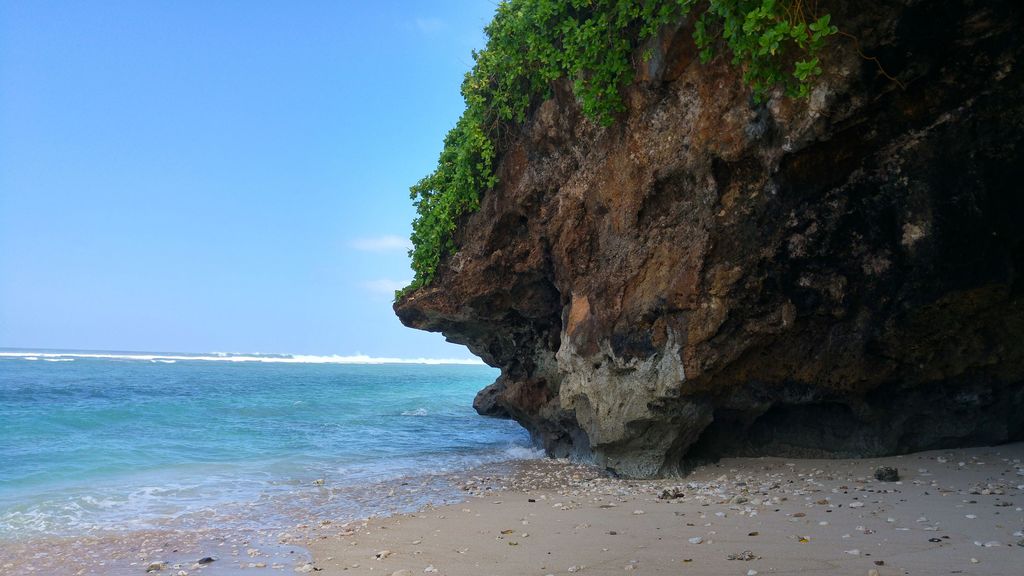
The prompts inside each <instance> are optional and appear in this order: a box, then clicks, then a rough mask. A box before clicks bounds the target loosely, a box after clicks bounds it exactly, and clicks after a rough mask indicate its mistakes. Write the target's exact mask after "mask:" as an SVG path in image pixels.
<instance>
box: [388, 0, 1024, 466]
mask: <svg viewBox="0 0 1024 576" xmlns="http://www.w3.org/2000/svg"><path fill="white" fill-rule="evenodd" d="M829 6H830V10H831V11H832V21H833V22H835V23H837V24H838V25H839V27H840V28H841V29H843V30H844V32H848V33H849V34H851V35H853V36H855V37H856V38H857V39H858V43H859V46H860V50H861V51H862V52H863V53H864V54H867V55H871V56H873V57H877V58H878V59H879V61H880V62H881V64H882V65H883V66H884V67H885V70H886V73H887V74H889V75H896V76H898V77H899V78H900V79H901V81H902V83H903V85H904V88H901V87H900V86H898V85H897V84H896V83H894V82H892V81H890V80H888V79H887V78H886V77H885V75H884V74H882V73H880V71H879V69H878V66H877V65H876V63H875V62H874V61H872V60H867V59H864V58H862V57H861V56H860V55H859V54H858V52H857V49H856V48H855V44H854V43H853V42H852V41H847V40H845V39H843V38H837V39H836V41H835V42H833V43H832V44H830V48H829V49H828V51H827V53H826V54H823V55H822V66H823V68H824V69H825V70H826V73H825V75H824V76H823V77H822V78H821V79H820V81H819V82H818V84H817V85H816V87H815V88H814V89H813V91H812V94H811V96H810V98H809V99H807V100H790V99H786V98H784V97H782V96H778V95H776V96H774V97H772V98H771V99H769V101H768V102H767V103H765V104H764V105H753V104H751V102H752V101H751V97H750V92H749V91H748V89H747V88H745V87H744V85H743V83H742V81H741V79H740V77H739V72H738V71H737V70H736V68H734V67H732V66H730V65H729V63H728V58H717V59H715V60H713V61H712V62H710V63H709V64H707V65H702V64H700V63H699V62H698V61H697V60H696V59H694V58H693V50H692V49H688V48H687V49H684V48H686V47H689V46H691V45H692V44H691V43H692V39H691V38H690V34H691V28H690V26H689V25H684V26H682V27H681V28H680V29H679V31H678V33H677V34H676V35H675V36H670V37H667V38H664V39H663V40H664V41H663V42H660V43H658V46H659V48H658V49H659V50H663V52H661V53H659V54H658V56H657V58H653V59H651V60H650V62H651V63H652V64H651V66H654V68H651V69H647V68H645V71H643V73H641V74H639V75H638V80H637V82H636V83H635V84H634V85H633V86H631V87H629V88H628V89H627V90H625V101H626V110H625V111H624V112H623V113H622V114H621V115H620V116H619V118H618V119H617V121H616V123H615V124H614V125H613V126H611V127H608V128H605V127H601V126H599V125H597V124H595V123H593V122H590V121H588V120H586V119H585V118H583V117H582V115H581V112H580V109H579V106H578V104H577V102H576V99H575V97H574V96H573V93H572V90H571V87H570V86H569V85H568V84H567V83H564V82H562V83H557V84H556V86H555V89H554V95H553V97H552V98H551V99H550V100H548V101H546V102H543V103H542V104H540V105H539V106H538V107H536V108H535V109H534V110H533V111H532V112H531V114H530V116H529V118H528V120H527V122H526V124H525V126H523V127H522V128H520V129H510V130H509V131H508V133H507V134H506V136H507V139H505V140H503V142H502V145H501V151H500V158H499V164H498V176H499V179H500V184H499V185H498V186H497V187H496V188H495V189H494V190H493V191H491V192H489V193H487V194H485V195H484V196H483V197H482V198H481V208H480V211H479V212H477V213H475V214H472V215H469V216H467V217H466V218H465V219H464V220H463V221H462V222H461V224H460V226H459V228H458V230H457V231H456V235H455V241H456V244H457V245H458V246H459V247H460V248H459V251H458V252H457V253H455V254H452V255H450V256H448V257H446V258H445V259H444V260H443V261H442V263H441V266H440V267H439V269H438V272H437V276H436V278H435V280H434V281H433V283H432V284H431V285H429V286H427V287H424V288H421V289H419V290H416V291H414V292H412V293H410V294H408V295H406V296H405V297H403V298H402V299H401V300H400V301H399V302H397V303H396V305H395V310H396V312H397V314H398V316H399V318H400V319H401V320H402V322H403V323H405V324H406V325H408V326H413V327H416V328H420V329H424V330H431V331H438V332H442V333H443V334H444V335H445V336H446V337H447V338H448V339H449V340H451V341H453V342H457V343H462V344H466V345H467V346H468V347H469V348H470V350H471V351H473V352H474V353H475V354H477V355H479V356H480V357H481V358H483V359H484V360H485V361H486V362H487V363H488V364H490V365H492V366H496V367H499V368H501V376H500V377H499V378H498V381H497V382H495V383H494V384H493V385H492V386H491V387H489V388H487V389H486V390H485V391H484V392H482V393H481V395H480V397H479V398H478V400H477V402H476V405H477V407H478V409H479V410H480V411H481V412H482V413H485V414H489V415H496V416H504V415H508V416H509V417H511V418H514V419H516V420H517V421H519V422H520V423H522V424H523V425H524V426H525V427H526V428H527V429H529V430H530V432H531V433H532V434H533V436H534V437H535V438H536V439H537V440H538V441H539V442H540V443H541V444H542V445H543V446H544V447H545V448H546V449H547V451H548V452H549V453H550V454H552V455H555V456H576V457H579V458H583V459H588V460H590V461H592V462H594V463H597V464H599V465H601V466H604V467H606V468H609V469H611V470H614V471H615V472H617V473H619V474H622V475H630V476H650V475H656V474H667V473H674V472H678V471H681V470H685V469H686V468H687V466H688V465H689V464H690V463H691V462H693V461H699V460H706V459H709V458H717V457H720V456H724V455H764V454H774V455H787V456H818V457H829V456H838V457H849V456H881V455H886V454H896V453H904V452H909V451H916V450H925V449H933V448H940V447H956V446H967V445H977V444H995V443H1000V442H1006V441H1010V440H1015V439H1024V298H1022V296H1024V227H1022V226H1021V225H1020V223H1021V222H1024V194H1021V193H1020V189H1021V185H1022V182H1024V66H1021V65H1020V64H1019V63H1020V62H1022V61H1024V34H1021V33H1020V24H1019V23H1020V22H1021V19H1022V17H1024V14H1022V10H1024V5H1022V4H1021V3H1019V2H1017V1H1015V0H992V1H989V2H973V1H969V0H959V1H958V0H935V1H933V2H923V1H920V0H906V1H895V0H892V1H881V0H865V1H864V2H856V3H854V2H839V3H830V4H829ZM643 60H644V59H643V58H640V57H638V58H637V59H636V61H637V62H641V61H643Z"/></svg>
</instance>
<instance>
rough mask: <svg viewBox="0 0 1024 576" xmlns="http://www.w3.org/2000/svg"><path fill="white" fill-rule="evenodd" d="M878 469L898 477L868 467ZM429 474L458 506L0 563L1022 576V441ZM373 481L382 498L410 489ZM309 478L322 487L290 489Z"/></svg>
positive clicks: (107, 568)
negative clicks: (644, 466) (661, 470)
mask: <svg viewBox="0 0 1024 576" xmlns="http://www.w3.org/2000/svg"><path fill="white" fill-rule="evenodd" d="M881 467H891V468H896V469H897V470H898V474H899V480H897V481H882V480H879V479H877V478H875V472H876V470H878V469H879V468H881ZM410 480H412V479H410ZM444 481H445V482H449V483H452V484H454V485H456V486H457V487H458V488H459V489H460V491H461V492H462V494H463V495H464V499H463V500H462V501H461V502H458V503H454V504H451V505H446V506H428V507H427V508H424V509H421V510H419V511H418V512H415V513H409V514H399V515H391V516H387V515H386V513H387V512H386V510H383V509H382V516H380V517H375V518H370V519H368V520H361V521H355V522H345V521H344V519H339V518H328V517H320V516H318V515H316V514H315V513H310V514H309V517H308V518H306V519H305V521H304V522H302V523H300V524H296V525H294V526H290V527H288V528H287V529H283V530H282V529H278V528H275V529H269V528H268V529H266V530H259V531H254V532H245V533H226V532H223V531H218V530H210V531H150V532H127V533H124V534H121V535H107V536H97V537H83V538H63V539H58V538H53V539H32V540H29V541H25V542H22V543H16V544H11V543H8V544H9V545H5V546H4V547H3V548H2V549H0V574H4V575H7V574H11V575H15V574H30V573H36V574H54V575H63V574H69V575H70V574H82V575H86V574H88V575H93V574H99V575H122V574H123V575H131V574H146V573H147V570H150V571H149V572H148V573H151V574H161V575H167V574H172V575H175V576H188V575H192V576H195V575H206V576H238V575H258V574H288V573H316V574H324V575H342V574H344V575H356V574H372V575H384V576H412V575H420V574H425V575H428V576H429V575H432V574H436V575H438V576H441V575H451V576H460V575H474V576H487V575H520V574H524V575H538V576H545V575H548V574H552V575H558V574H563V575H564V574H584V575H585V574H637V575H640V574H683V575H690V574H692V575H739V576H744V575H745V576H756V575H757V574H761V575H766V574H850V575H860V576H863V575H873V574H876V573H877V574H878V576H887V575H898V574H902V575H938V574H965V575H992V576H995V575H999V576H1016V575H1020V574H1024V532H1022V531H1024V509H1022V506H1024V443H1017V444H1010V445H1003V446H996V447H981V448H969V449H959V450H941V451H932V452H922V453H918V454H910V455H905V456H896V457H889V458H872V459H863V460H856V459H841V460H805V459H787V458H732V459H723V460H721V461H719V462H717V463H714V464H708V465H705V466H702V467H699V468H697V469H696V470H695V471H694V472H693V473H692V474H690V475H689V476H686V477H684V478H670V479H660V480H628V479H617V478H610V477H608V476H607V475H606V474H605V473H603V472H602V471H600V470H598V469H595V468H592V467H588V466H583V465H578V464H573V463H570V462H567V461H559V460H549V459H539V460H525V461H519V462H517V463H504V464H497V465H488V466H485V467H481V468H476V469H472V470H468V471H466V472H463V473H458V474H451V475H447V476H445V477H444ZM334 482H337V483H342V484H343V479H341V478H339V479H336V480H335V481H334ZM382 489H387V490H388V492H387V493H385V494H382V496H385V497H386V498H388V499H394V500H396V502H397V501H399V500H402V499H403V498H405V496H407V495H403V491H406V492H409V493H411V494H415V493H418V492H419V491H420V490H422V489H423V487H422V486H419V485H417V484H416V482H413V481H408V482H401V483H399V484H396V485H394V486H391V487H390V488H387V487H383V488H382ZM324 490H326V491H327V492H326V493H327V494H331V493H333V489H332V488H331V487H330V486H321V485H314V486H308V487H304V488H302V491H311V492H312V491H316V492H320V491H324ZM396 505H397V504H396ZM203 558H208V559H209V560H211V561H209V562H206V563H200V562H199V560H200V559H203ZM154 564H155V565H156V566H155V568H156V569H153V568H154Z"/></svg>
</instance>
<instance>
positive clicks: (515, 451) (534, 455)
mask: <svg viewBox="0 0 1024 576" xmlns="http://www.w3.org/2000/svg"><path fill="white" fill-rule="evenodd" d="M504 455H505V456H508V457H509V458H511V459H513V460H537V459H540V458H544V457H545V454H544V450H541V449H540V448H533V447H530V446H509V447H508V448H506V449H505V452H504Z"/></svg>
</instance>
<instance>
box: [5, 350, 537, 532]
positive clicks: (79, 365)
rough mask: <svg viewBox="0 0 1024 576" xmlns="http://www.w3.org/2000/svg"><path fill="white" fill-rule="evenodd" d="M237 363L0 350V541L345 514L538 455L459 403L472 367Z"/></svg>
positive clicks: (447, 494)
mask: <svg viewBox="0 0 1024 576" xmlns="http://www.w3.org/2000/svg"><path fill="white" fill-rule="evenodd" d="M244 358H248V359H247V360H246V359H241V360H240V359H239V357H237V356H230V355H218V356H185V355H153V354H150V355H134V354H63V353H31V352H28V353H24V352H11V351H6V352H3V351H0V541H3V540H12V539H13V540H18V539H22V538H33V537H50V536H72V537H73V536H76V535H89V534H96V533H101V534H102V533H105V532H110V531H132V530H152V529H175V530H182V529H184V530H188V529H210V528H224V529H248V528H256V527H258V528H267V527H270V528H274V527H276V526H282V527H284V526H289V525H294V523H296V522H301V521H303V520H308V519H309V518H331V519H334V520H351V519H355V518H360V517H366V516H369V515H373V514H384V513H390V512H398V511H405V510H409V509H414V508H416V507H419V506H422V505H424V504H426V503H432V502H443V501H450V499H451V498H453V497H454V492H455V490H456V488H455V487H453V486H452V485H451V484H450V482H446V481H445V480H444V474H445V473H450V472H457V471H460V470H466V469H469V468H472V467H474V466H477V465H481V464H485V463H491V462H497V461H503V460H509V459H515V458H523V457H536V456H537V453H536V452H535V451H533V450H532V449H530V447H529V438H528V436H527V435H526V433H525V432H524V431H523V430H522V429H521V428H520V427H519V426H518V425H516V424H515V423H513V422H510V421H504V420H496V419H491V418H483V417H481V416H479V415H477V414H476V413H475V412H474V411H473V409H472V406H471V403H472V399H473V396H474V394H475V393H476V392H477V391H478V390H479V389H480V388H482V387H483V386H486V385H487V384H489V383H490V382H492V381H493V380H494V378H495V377H496V376H497V371H496V370H494V369H492V368H489V367H487V366H484V365H451V364H425V363H409V364H394V363H385V364H351V363H343V362H341V361H337V359H335V361H324V362H319V361H317V360H316V359H315V358H306V359H305V360H303V359H301V358H300V359H296V358H295V357H290V356H246V357H244ZM349 360H350V361H359V359H355V360H351V359H349ZM364 360H366V361H370V359H364ZM396 486H402V487H403V489H401V490H398V491H397V494H396V490H395V487H396Z"/></svg>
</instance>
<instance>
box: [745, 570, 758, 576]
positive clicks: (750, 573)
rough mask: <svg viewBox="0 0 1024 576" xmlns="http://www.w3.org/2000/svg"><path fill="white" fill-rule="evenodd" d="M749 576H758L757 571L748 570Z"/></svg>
mask: <svg viewBox="0 0 1024 576" xmlns="http://www.w3.org/2000/svg"><path fill="white" fill-rule="evenodd" d="M747 576H757V570H747Z"/></svg>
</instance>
